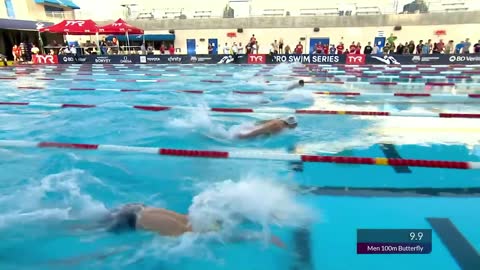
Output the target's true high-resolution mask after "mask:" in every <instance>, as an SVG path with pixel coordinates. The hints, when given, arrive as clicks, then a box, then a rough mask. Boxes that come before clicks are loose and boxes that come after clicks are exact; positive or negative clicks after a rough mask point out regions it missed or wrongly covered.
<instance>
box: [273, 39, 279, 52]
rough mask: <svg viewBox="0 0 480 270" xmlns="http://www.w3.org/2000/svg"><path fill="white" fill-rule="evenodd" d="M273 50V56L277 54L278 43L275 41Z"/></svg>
mask: <svg viewBox="0 0 480 270" xmlns="http://www.w3.org/2000/svg"><path fill="white" fill-rule="evenodd" d="M273 48H274V51H273V53H274V54H278V42H277V40H275V41H274V42H273Z"/></svg>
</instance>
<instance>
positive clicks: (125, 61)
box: [120, 56, 133, 64]
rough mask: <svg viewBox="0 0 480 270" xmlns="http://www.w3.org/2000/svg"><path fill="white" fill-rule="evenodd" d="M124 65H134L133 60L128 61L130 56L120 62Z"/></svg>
mask: <svg viewBox="0 0 480 270" xmlns="http://www.w3.org/2000/svg"><path fill="white" fill-rule="evenodd" d="M120 63H122V64H131V63H133V62H132V60H130V59H128V56H124V57H123V59H122V60H120Z"/></svg>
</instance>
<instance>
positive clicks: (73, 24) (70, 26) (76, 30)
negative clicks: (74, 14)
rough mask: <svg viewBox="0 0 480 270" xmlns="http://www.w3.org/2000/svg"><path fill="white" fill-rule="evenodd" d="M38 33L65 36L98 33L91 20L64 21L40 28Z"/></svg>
mask: <svg viewBox="0 0 480 270" xmlns="http://www.w3.org/2000/svg"><path fill="white" fill-rule="evenodd" d="M39 31H40V32H51V33H64V34H67V35H93V34H97V33H98V26H97V24H96V23H95V22H94V21H92V20H64V21H62V22H60V23H57V24H54V25H52V26H49V27H44V28H40V29H39Z"/></svg>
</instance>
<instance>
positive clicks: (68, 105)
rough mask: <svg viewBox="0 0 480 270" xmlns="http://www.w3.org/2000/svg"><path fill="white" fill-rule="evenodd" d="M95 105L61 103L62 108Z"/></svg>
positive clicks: (93, 106) (92, 106)
mask: <svg viewBox="0 0 480 270" xmlns="http://www.w3.org/2000/svg"><path fill="white" fill-rule="evenodd" d="M95 107H97V105H92V104H62V108H95Z"/></svg>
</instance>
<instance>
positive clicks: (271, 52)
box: [269, 43, 275, 55]
mask: <svg viewBox="0 0 480 270" xmlns="http://www.w3.org/2000/svg"><path fill="white" fill-rule="evenodd" d="M269 53H270V55H274V54H275V43H272V44H270V51H269Z"/></svg>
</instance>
